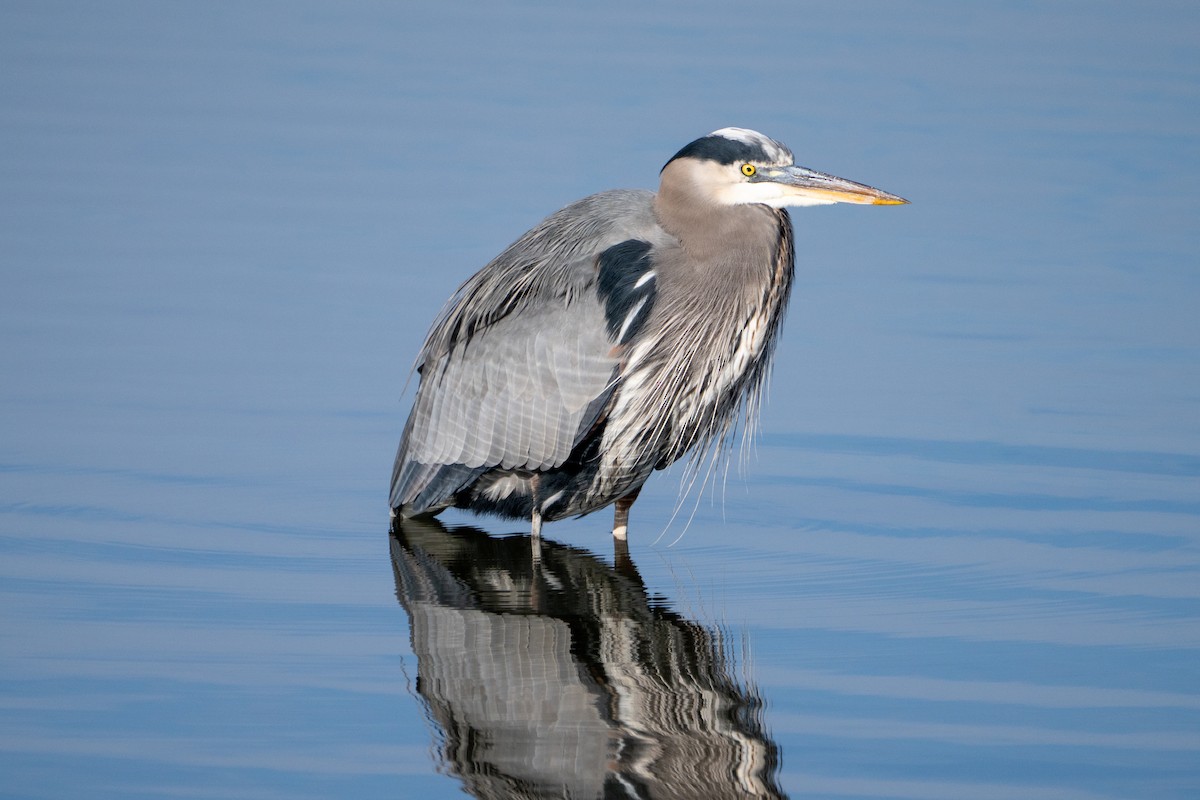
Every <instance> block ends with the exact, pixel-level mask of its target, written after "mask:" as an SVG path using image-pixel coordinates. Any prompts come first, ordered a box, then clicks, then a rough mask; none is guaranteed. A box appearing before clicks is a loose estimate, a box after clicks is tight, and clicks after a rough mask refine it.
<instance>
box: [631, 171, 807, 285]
mask: <svg viewBox="0 0 1200 800" xmlns="http://www.w3.org/2000/svg"><path fill="white" fill-rule="evenodd" d="M680 194H682V193H679V192H673V191H672V190H671V189H669V188H667V187H664V189H663V190H662V191H660V192H659V194H658V195H657V196H656V198H655V204H654V208H655V214H656V215H657V217H658V222H659V224H660V225H661V226H662V227H663V229H664V230H665V231H666V232H667V233H669V234H671V235H672V236H673V237H675V238H676V239H677V240H678V241H679V243H680V244H681V245H682V248H683V251H684V254H685V257H684V258H683V259H681V260H680V264H681V265H686V267H690V268H691V269H693V270H695V271H697V272H700V273H704V274H705V277H706V278H707V280H708V281H716V282H718V283H723V282H725V281H732V282H733V283H734V284H735V285H739V286H742V287H744V288H746V289H749V288H750V287H751V286H753V285H756V284H757V285H761V284H762V283H764V282H772V280H773V279H774V273H775V272H776V270H775V267H776V265H777V264H778V263H779V258H780V256H781V253H780V248H781V247H785V248H787V250H788V252H787V253H786V254H784V257H785V258H786V259H787V260H788V263H789V266H790V261H791V249H790V248H791V229H790V225H791V223H790V221H789V220H788V219H787V216H786V215H787V212H786V211H780V210H777V209H773V208H770V207H768V206H764V205H735V206H728V205H716V204H713V203H708V202H697V201H696V200H695V198H691V197H685V196H677V195H680ZM781 215H782V218H781ZM781 225H782V226H786V227H787V228H788V230H787V235H786V237H783V236H781V230H780V227H781ZM785 239H786V240H785ZM697 277H701V276H697ZM698 285H705V284H698ZM707 285H708V286H709V287H710V288H712V284H711V283H708V284H707Z"/></svg>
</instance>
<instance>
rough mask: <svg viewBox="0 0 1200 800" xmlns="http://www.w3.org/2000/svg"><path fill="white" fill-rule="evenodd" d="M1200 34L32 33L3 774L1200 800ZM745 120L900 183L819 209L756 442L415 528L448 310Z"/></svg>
mask: <svg viewBox="0 0 1200 800" xmlns="http://www.w3.org/2000/svg"><path fill="white" fill-rule="evenodd" d="M1198 32H1200V10H1198V9H1197V8H1196V7H1195V6H1194V4H1190V3H1183V2H1180V3H1142V4H1115V3H1114V4H1105V3H1055V4H1045V5H1038V4H1013V3H972V4H961V3H949V2H947V3H924V4H895V3H858V4H854V5H847V4H843V3H794V2H791V3H785V2H778V3H747V4H742V5H740V6H732V5H730V4H727V3H726V4H717V3H706V2H700V3H687V4H683V3H667V4H654V5H652V6H648V5H646V4H638V3H632V2H618V3H609V4H604V5H602V6H595V7H591V6H589V7H583V6H574V5H569V4H568V5H563V4H543V3H519V4H505V5H504V6H500V5H496V4H485V3H464V4H455V5H451V4H439V5H434V4H429V5H428V7H409V6H406V5H403V4H382V3H377V4H362V5H353V6H340V5H339V6H333V5H321V4H315V3H307V2H300V3H263V4H253V5H250V6H238V7H234V6H214V5H206V4H161V3H122V2H117V3H107V4H102V5H87V4H69V3H8V4H6V5H5V6H4V7H3V9H0V652H2V653H3V658H2V659H0V796H3V797H6V798H7V797H12V798H62V797H75V796H83V795H86V796H89V797H96V798H129V797H189V798H191V797H230V798H274V797H288V798H307V797H312V798H318V797H360V798H372V797H389V798H394V797H413V798H425V797H461V796H463V793H464V792H467V793H468V794H470V793H471V792H474V793H475V794H476V795H477V796H493V795H489V794H487V792H493V793H498V794H496V795H495V796H512V797H526V796H530V797H532V796H556V794H562V793H563V791H564V790H563V789H562V788H561V787H563V786H567V785H569V786H570V787H571V788H570V791H572V792H574V793H575V796H596V795H597V794H598V792H599V791H601V790H600V789H598V788H597V787H602V786H604V785H607V786H609V788H610V790H611V791H613V792H616V791H618V789H617V788H615V787H619V788H620V791H623V792H625V793H626V794H628V795H631V796H638V792H641V793H642V796H655V797H662V796H672V795H671V793H672V792H675V793H677V794H678V795H680V796H687V795H688V793H689V792H694V791H695V790H694V787H695V786H696V785H697V782H700V783H699V785H703V786H706V787H708V790H709V791H710V796H726V795H728V796H753V795H755V794H758V795H760V796H788V797H793V798H800V797H812V798H914V799H915V798H932V799H933V800H939V799H941V798H961V797H972V798H985V799H986V798H1011V797H1022V798H1033V799H1034V800H1040V799H1041V798H1055V800H1058V798H1067V800H1100V799H1104V800H1109V799H1110V798H1145V797H1155V798H1168V799H1170V798H1181V799H1182V798H1193V797H1197V796H1200V313H1197V309H1198V308H1200V269H1198V263H1197V256H1196V254H1197V253H1198V252H1200V226H1198V225H1197V224H1196V221H1195V211H1194V208H1193V206H1194V203H1193V200H1192V195H1193V193H1194V186H1195V185H1196V184H1197V182H1200V60H1198V59H1197V58H1196V57H1195V53H1196V52H1197V46H1198V45H1200V34H1198ZM727 125H738V126H744V127H751V128H755V129H758V130H762V131H764V132H765V133H767V134H769V135H771V136H774V137H776V138H778V139H781V140H782V141H784V142H787V143H788V144H789V145H790V146H791V147H792V149H793V150H794V151H795V152H796V154H797V159H798V161H799V162H800V163H802V164H804V165H806V166H810V167H813V168H816V169H820V170H823V171H828V172H832V173H834V174H838V175H842V176H844V177H847V178H851V179H855V180H860V181H864V182H867V183H870V184H872V185H875V186H879V187H881V188H883V189H885V190H888V191H892V192H895V193H897V194H900V195H902V196H904V197H907V198H909V199H910V200H911V201H912V204H911V205H910V206H905V207H902V208H870V207H846V206H834V207H826V208H816V209H800V210H797V211H796V212H795V213H794V215H793V218H794V221H795V223H796V230H797V239H798V243H799V247H800V251H799V259H798V262H799V264H798V266H799V272H798V278H797V285H796V288H795V293H794V296H793V298H792V304H791V310H790V312H789V319H788V321H787V324H786V326H785V331H784V336H783V341H782V342H781V343H780V346H779V349H778V358H777V361H776V368H775V372H774V378H773V380H772V387H771V395H770V402H769V403H768V406H767V408H766V410H765V412H764V414H763V418H762V424H761V431H762V432H761V434H760V436H759V437H758V438H757V442H756V444H755V445H754V446H753V447H752V448H749V449H748V450H747V451H746V453H745V455H744V457H743V456H742V455H741V454H740V453H735V454H734V457H733V459H732V463H731V466H730V469H729V470H728V472H727V473H726V472H725V471H718V472H716V473H714V476H713V479H712V480H711V481H710V482H709V485H708V486H707V487H706V488H705V490H704V491H702V492H695V491H693V492H691V493H689V494H684V495H683V496H682V497H681V481H682V479H683V476H682V473H680V472H668V473H667V474H664V475H659V476H656V478H654V479H653V480H652V481H651V483H650V484H648V486H647V488H646V491H645V492H643V495H642V497H641V499H640V500H639V501H638V504H637V506H635V508H634V514H633V528H632V531H631V544H630V551H631V552H630V553H629V560H626V559H624V558H623V557H620V555H619V554H614V553H613V548H612V542H611V540H610V537H609V536H608V525H609V522H610V520H609V518H608V517H607V516H606V514H603V513H602V514H597V515H595V516H593V517H588V518H584V519H582V520H576V521H569V522H562V523H555V524H553V525H550V526H548V527H547V530H546V534H547V536H548V538H549V540H550V541H549V542H548V543H547V545H546V550H545V552H544V554H543V561H542V562H541V564H540V566H539V565H534V564H533V563H532V562H526V561H522V560H521V558H520V555H519V553H520V552H521V551H520V549H519V548H521V547H522V546H524V545H527V542H526V541H525V540H523V539H520V538H510V535H512V534H521V533H523V532H524V531H523V528H522V526H520V525H513V524H509V523H501V522H497V521H495V520H489V519H476V518H472V517H469V516H466V515H461V514H453V513H451V514H447V515H444V517H445V518H444V520H443V521H444V522H445V524H446V526H447V527H448V528H449V530H440V529H430V530H424V531H420V532H418V534H414V535H413V536H414V537H415V538H409V539H394V538H391V537H389V535H388V519H387V510H386V494H387V480H388V477H389V475H390V468H391V459H392V455H393V453H394V448H395V446H396V442H397V441H398V438H399V435H400V431H401V429H402V427H403V423H404V416H405V414H406V413H407V406H408V403H409V402H410V401H411V393H412V387H408V389H407V390H406V389H405V381H406V378H407V373H408V369H409V367H410V365H411V362H412V359H413V357H414V355H415V354H416V351H417V349H418V347H419V345H420V341H421V338H422V336H423V334H424V331H425V330H426V328H427V326H428V325H429V323H430V321H431V320H432V318H433V315H434V314H435V313H436V310H437V309H438V308H439V307H440V305H441V303H442V301H443V300H444V299H445V298H446V297H447V296H448V295H449V293H450V292H451V291H452V290H453V289H454V287H455V286H457V285H458V283H459V282H460V281H461V280H462V279H464V278H465V277H466V276H468V275H469V274H470V273H471V272H472V271H474V270H475V269H477V268H478V267H479V266H481V265H482V264H483V263H485V262H486V261H487V260H488V259H489V258H490V257H491V256H492V255H494V254H495V253H497V252H498V251H499V250H500V249H501V248H503V247H504V245H506V244H507V243H508V242H510V241H511V240H512V239H514V238H515V237H516V236H517V235H519V234H520V233H521V232H522V231H523V230H525V229H526V228H527V227H529V226H530V225H532V224H534V223H535V222H536V221H537V220H539V219H540V218H541V217H542V216H544V215H545V214H547V213H549V212H550V211H553V210H554V209H556V208H558V207H560V206H561V205H563V204H564V203H566V202H569V201H571V200H573V199H576V198H578V197H581V196H583V195H585V194H588V193H591V192H593V191H597V190H600V189H605V188H612V187H618V186H633V187H648V188H653V187H654V185H655V182H656V176H657V172H658V169H659V168H660V167H661V166H662V163H663V162H664V161H665V160H666V159H667V158H668V157H669V156H670V155H671V154H672V153H674V152H675V151H676V150H677V149H678V148H679V147H680V146H681V145H683V144H685V143H686V142H688V141H690V140H691V139H694V138H696V137H697V136H700V135H702V134H704V133H707V132H708V131H711V130H713V129H716V128H719V127H723V126H727ZM463 526H472V527H471V528H464V527H463ZM479 529H481V530H479ZM514 547H515V548H517V549H514ZM460 630H461V631H466V632H468V633H469V634H470V635H469V636H468V637H467V638H461V637H460V638H456V637H457V636H458V634H456V633H454V632H455V631H460ZM463 635H464V636H466V635H467V634H465V633H464V634H463ZM483 642H488V643H489V644H487V645H486V646H484V644H483ZM506 643H507V644H506ZM534 643H537V644H534ZM506 675H507V676H510V677H505V676H506ZM512 675H525V676H526V677H525V678H521V679H517V678H513V677H511V676H512ZM557 698H563V699H562V700H561V702H560V701H559V700H558V699H557ZM568 700H570V702H568ZM664 709H668V710H669V709H674V711H672V712H670V713H667V712H666V711H664ZM568 711H570V713H568ZM548 715H553V716H554V719H553V720H551V719H549V716H548ZM468 744H469V745H470V746H467V745H468ZM555 748H557V749H555ZM570 759H574V761H570ZM568 763H570V764H572V765H573V766H572V767H570V768H568V767H566V766H564V765H566V764H568ZM597 765H598V766H597ZM739 770H740V771H739ZM481 775H482V776H485V777H483V778H481V777H480V776H481ZM496 775H501V776H508V778H509V779H511V780H510V782H508V783H504V782H503V781H500V780H493V778H492V777H489V776H496ZM489 781H490V782H489ZM521 781H523V782H524V783H521ZM606 781H607V784H605V782H606ZM518 784H519V785H521V786H524V787H525V788H523V789H516V788H513V787H514V786H517V785H518ZM631 787H632V788H631ZM504 792H507V793H508V794H507V795H506V794H504ZM522 792H523V793H522Z"/></svg>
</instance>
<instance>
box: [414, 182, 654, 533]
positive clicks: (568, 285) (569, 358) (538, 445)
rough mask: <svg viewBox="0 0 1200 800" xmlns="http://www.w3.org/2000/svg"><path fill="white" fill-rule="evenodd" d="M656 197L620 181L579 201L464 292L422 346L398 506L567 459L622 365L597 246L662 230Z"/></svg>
mask: <svg viewBox="0 0 1200 800" xmlns="http://www.w3.org/2000/svg"><path fill="white" fill-rule="evenodd" d="M653 198H654V195H653V194H652V193H650V192H647V191H637V190H617V191H611V192H602V193H600V194H596V195H592V196H591V197H587V198H584V199H583V200H580V201H578V202H576V203H573V204H571V205H569V206H567V207H566V208H564V209H562V210H561V211H558V212H556V213H555V214H552V215H551V216H550V217H547V218H546V219H545V220H544V221H542V222H541V223H540V224H539V225H538V226H537V227H535V228H533V229H532V230H530V231H529V232H528V233H526V234H525V235H524V236H522V237H521V238H520V239H518V240H517V241H516V242H514V243H513V244H512V245H511V246H509V247H508V248H507V249H506V250H505V251H504V252H503V253H501V254H500V255H499V256H498V257H497V258H496V259H495V260H493V261H492V262H491V263H489V264H488V265H487V266H486V267H484V268H483V269H482V270H480V271H479V272H478V273H476V274H475V275H474V276H473V277H471V278H470V279H469V280H468V281H467V282H466V283H464V284H463V285H462V286H461V287H460V288H459V289H458V291H457V292H455V294H454V296H453V297H452V298H451V299H450V301H449V303H448V304H447V305H446V307H445V308H444V309H443V311H442V313H441V314H440V315H439V317H438V319H437V321H436V322H435V323H434V325H433V328H432V330H431V331H430V333H429V336H428V337H427V339H426V341H425V345H424V347H423V348H422V350H421V354H420V356H419V358H418V364H417V369H418V370H419V372H420V374H421V385H420V388H419V390H418V392H417V399H416V401H415V403H414V406H413V412H412V415H411V416H410V418H409V422H408V426H407V427H406V429H405V433H404V437H403V439H402V440H401V443H400V452H399V453H398V455H397V459H396V469H395V472H394V473H393V483H392V495H391V505H392V507H393V508H396V507H399V506H402V505H409V506H411V507H412V508H411V512H412V513H419V512H420V511H423V510H426V508H428V507H430V506H436V505H438V504H444V503H445V502H446V500H447V499H448V498H449V497H451V496H452V495H453V494H454V493H455V492H457V491H459V490H460V489H462V488H463V487H464V486H466V485H467V484H468V483H470V482H471V481H473V480H474V479H475V478H476V477H478V476H479V475H480V474H482V473H483V472H484V471H486V470H487V469H489V468H492V467H501V468H504V469H514V468H515V469H529V470H541V469H546V468H548V467H554V466H558V465H560V464H562V463H563V462H564V461H565V460H566V459H567V457H568V456H569V454H570V452H571V450H572V448H573V447H574V446H575V444H576V443H577V442H578V441H579V439H580V438H581V437H582V436H583V435H584V434H585V433H586V432H587V431H588V430H589V429H590V428H591V426H592V425H593V424H594V423H595V421H596V418H597V416H598V415H599V413H600V411H601V410H602V408H603V407H604V404H605V402H606V401H607V399H608V397H609V395H610V394H611V392H612V389H613V383H614V380H615V377H616V369H617V365H618V360H617V357H616V355H615V354H614V352H613V345H614V343H615V342H614V341H613V340H612V339H611V338H610V335H609V333H608V332H607V329H606V325H605V310H604V306H603V304H602V302H601V300H600V298H599V297H598V295H597V292H596V289H595V283H596V279H597V274H596V258H597V256H598V255H599V254H600V253H601V252H603V251H604V250H606V249H607V248H609V247H611V246H613V245H615V244H617V243H619V242H622V241H626V240H629V239H655V238H657V237H660V236H662V233H661V231H660V230H659V229H658V227H657V224H656V222H655V217H654V211H653ZM516 312H521V313H516ZM443 465H445V466H443Z"/></svg>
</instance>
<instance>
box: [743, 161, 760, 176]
mask: <svg viewBox="0 0 1200 800" xmlns="http://www.w3.org/2000/svg"><path fill="white" fill-rule="evenodd" d="M756 172H758V170H757V169H755V167H754V165H753V164H742V174H743V175H745V176H746V177H747V178H749V177H750V176H752V175H753V174H754V173H756Z"/></svg>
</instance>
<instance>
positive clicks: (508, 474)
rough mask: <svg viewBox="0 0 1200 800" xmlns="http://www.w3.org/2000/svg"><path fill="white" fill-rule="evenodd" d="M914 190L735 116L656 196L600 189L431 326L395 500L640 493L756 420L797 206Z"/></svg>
mask: <svg viewBox="0 0 1200 800" xmlns="http://www.w3.org/2000/svg"><path fill="white" fill-rule="evenodd" d="M835 202H855V203H874V204H881V205H892V204H899V203H904V202H906V201H904V200H902V199H901V198H899V197H896V196H894V195H890V194H887V193H886V192H882V191H880V190H878V189H873V188H871V187H869V186H865V185H863V184H858V183H854V182H852V181H846V180H843V179H841V178H834V177H832V176H829V175H824V174H822V173H819V172H814V171H812V170H808V169H805V168H803V167H798V166H795V165H794V164H793V162H792V155H791V152H790V151H788V149H787V148H786V147H784V146H783V145H782V144H780V143H778V142H776V141H774V140H772V139H769V138H767V137H766V136H763V135H762V134H760V133H756V132H754V131H748V130H745V129H741V128H723V129H721V130H719V131H716V132H714V133H712V134H709V135H708V136H705V137H702V138H700V139H697V140H696V141H695V142H692V143H691V144H689V145H687V146H686V147H684V148H683V149H682V150H680V151H679V152H678V153H677V154H676V155H675V156H674V157H673V158H672V159H671V160H670V161H669V162H667V165H666V166H665V167H663V170H662V175H661V185H660V188H659V192H658V194H657V195H656V194H653V193H651V192H647V191H636V190H616V191H609V192H602V193H600V194H596V195H592V196H591V197H588V198H585V199H583V200H580V201H578V202H576V203H573V204H571V205H569V206H567V207H566V208H564V209H562V210H561V211H558V212H556V213H555V214H552V215H551V216H549V217H548V218H546V219H545V220H544V221H543V222H542V223H540V224H539V225H538V226H537V227H535V228H533V229H532V230H531V231H529V232H528V233H526V234H525V235H524V236H522V237H521V238H520V239H518V240H517V241H516V242H515V243H513V244H512V245H511V246H509V247H508V248H507V249H506V250H505V251H504V252H503V253H501V254H500V255H499V256H498V257H497V258H496V259H495V260H494V261H492V262H491V263H490V264H488V265H487V266H485V267H484V268H483V269H482V270H480V271H479V272H478V273H476V274H475V275H474V276H473V277H472V278H470V279H469V280H468V281H467V282H466V283H464V284H463V285H462V286H461V287H460V288H459V290H458V291H457V292H456V293H455V295H454V296H453V297H452V298H451V300H450V302H449V303H448V304H447V306H446V308H445V309H444V310H443V311H442V313H441V315H440V316H439V317H438V319H437V321H436V322H435V323H434V325H433V328H432V330H431V331H430V333H429V336H428V337H427V339H426V341H425V346H424V347H423V349H422V351H421V354H420V357H419V359H418V364H417V369H418V371H419V373H420V376H421V384H420V388H419V390H418V392H417V399H416V402H415V403H414V405H413V410H412V414H411V415H410V416H409V420H408V424H407V425H406V427H405V429H404V435H403V438H402V439H401V442H400V449H399V452H398V453H397V455H396V464H395V468H394V470H393V475H392V492H391V507H392V509H393V513H398V514H400V515H401V516H405V517H411V516H417V515H421V514H433V513H437V512H439V511H441V510H442V509H444V508H447V507H449V506H457V507H460V508H467V509H471V510H473V511H477V512H482V513H494V514H498V515H501V516H506V517H515V518H527V519H531V520H532V523H533V530H534V534H535V535H537V533H538V532H539V531H540V527H541V522H542V520H555V519H561V518H563V517H567V516H573V515H580V514H587V513H590V512H592V511H595V510H597V509H599V508H603V507H604V506H606V505H609V504H610V503H614V502H615V503H616V519H615V524H614V528H613V533H614V535H616V536H618V537H621V538H623V537H624V536H625V532H626V524H627V516H628V510H629V506H630V505H631V504H632V503H633V501H634V499H636V497H637V493H638V491H639V490H640V489H641V486H642V484H643V483H644V482H645V481H646V479H647V478H648V477H649V475H650V473H651V472H653V471H654V470H655V469H663V468H665V467H667V466H668V465H670V464H671V463H673V462H675V461H676V460H678V459H679V458H681V457H682V456H684V455H685V454H687V453H688V452H696V453H704V452H707V451H708V450H709V449H710V448H712V447H714V446H716V445H717V443H719V442H720V441H721V440H723V439H724V438H725V437H726V436H727V435H728V434H729V433H730V432H731V431H732V429H733V427H734V426H735V424H736V423H737V420H738V418H739V416H740V415H741V414H743V412H744V413H745V415H746V417H747V418H748V419H753V418H754V416H755V414H756V411H757V404H758V400H759V395H760V391H761V388H762V386H763V382H764V380H765V378H766V374H767V371H768V369H769V366H770V360H771V353H772V351H773V349H774V344H775V340H776V336H777V333H778V330H779V325H780V323H781V321H782V318H783V312H784V309H785V306H786V304H787V298H788V291H789V288H790V285H791V280H792V272H793V259H794V255H793V244H792V226H791V221H790V219H789V217H788V214H787V211H786V210H784V209H785V208H786V207H787V206H794V205H817V204H824V203H835Z"/></svg>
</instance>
